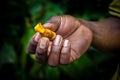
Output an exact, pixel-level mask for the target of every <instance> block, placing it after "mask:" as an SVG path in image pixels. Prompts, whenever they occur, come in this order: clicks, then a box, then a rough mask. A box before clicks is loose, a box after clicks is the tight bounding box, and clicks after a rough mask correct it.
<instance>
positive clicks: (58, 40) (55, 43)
mask: <svg viewBox="0 0 120 80" xmlns="http://www.w3.org/2000/svg"><path fill="white" fill-rule="evenodd" d="M61 43H62V37H61V36H60V35H57V36H56V38H55V40H54V41H53V44H54V45H60V44H61Z"/></svg>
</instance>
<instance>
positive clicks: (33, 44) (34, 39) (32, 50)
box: [28, 32, 41, 53]
mask: <svg viewBox="0 0 120 80" xmlns="http://www.w3.org/2000/svg"><path fill="white" fill-rule="evenodd" d="M40 37H41V35H40V34H39V33H38V32H37V33H36V34H35V35H34V36H33V37H32V38H31V40H30V41H29V44H28V53H35V51H36V46H37V43H38V41H39V39H40Z"/></svg>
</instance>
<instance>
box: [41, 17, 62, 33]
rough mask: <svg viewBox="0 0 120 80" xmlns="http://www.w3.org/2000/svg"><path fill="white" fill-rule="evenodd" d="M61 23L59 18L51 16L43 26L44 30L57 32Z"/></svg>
mask: <svg viewBox="0 0 120 80" xmlns="http://www.w3.org/2000/svg"><path fill="white" fill-rule="evenodd" d="M60 23H61V19H60V16H53V17H52V18H51V19H50V20H48V21H47V22H46V23H45V24H44V25H43V26H44V28H47V29H50V30H52V31H57V30H58V28H59V26H60Z"/></svg>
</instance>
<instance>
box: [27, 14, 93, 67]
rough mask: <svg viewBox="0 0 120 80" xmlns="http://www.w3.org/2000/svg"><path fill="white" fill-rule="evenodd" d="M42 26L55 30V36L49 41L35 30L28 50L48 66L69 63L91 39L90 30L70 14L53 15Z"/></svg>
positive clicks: (81, 51) (82, 50)
mask: <svg viewBox="0 0 120 80" xmlns="http://www.w3.org/2000/svg"><path fill="white" fill-rule="evenodd" d="M44 28H47V29H50V30H53V31H55V32H56V34H57V36H56V38H55V39H54V40H53V41H50V40H49V39H48V38H47V37H42V36H41V35H40V33H38V32H37V33H36V34H35V35H34V36H33V37H32V38H31V40H30V42H29V44H28V52H29V53H35V55H36V60H37V61H38V62H40V63H48V65H50V66H57V65H59V64H70V63H71V62H73V61H75V60H76V59H78V58H79V57H80V56H81V55H82V54H83V53H85V51H86V50H87V49H88V47H89V46H90V44H91V41H92V32H91V31H90V30H89V29H88V28H87V27H85V26H84V25H82V24H81V23H80V22H79V21H78V19H77V18H74V17H72V16H70V15H63V16H54V17H52V18H51V19H50V20H49V21H48V22H47V23H46V24H44Z"/></svg>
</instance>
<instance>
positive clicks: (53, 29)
mask: <svg viewBox="0 0 120 80" xmlns="http://www.w3.org/2000/svg"><path fill="white" fill-rule="evenodd" d="M43 26H44V28H47V29H50V30H52V31H55V30H56V28H55V25H54V24H53V23H45V24H43Z"/></svg>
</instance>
